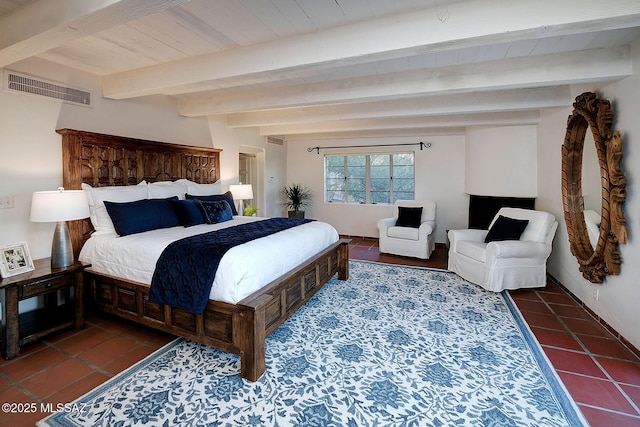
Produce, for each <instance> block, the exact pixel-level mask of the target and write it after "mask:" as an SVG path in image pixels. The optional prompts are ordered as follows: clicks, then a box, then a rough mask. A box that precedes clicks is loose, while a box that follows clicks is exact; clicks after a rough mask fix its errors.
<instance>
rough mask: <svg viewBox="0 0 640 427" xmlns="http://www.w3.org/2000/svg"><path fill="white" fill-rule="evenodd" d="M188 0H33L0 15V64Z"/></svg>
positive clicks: (5, 64) (8, 63)
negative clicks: (11, 11)
mask: <svg viewBox="0 0 640 427" xmlns="http://www.w3.org/2000/svg"><path fill="white" fill-rule="evenodd" d="M185 1H188V0H90V1H88V0H36V1H33V2H31V3H27V4H25V5H24V6H22V7H19V8H17V9H16V10H15V11H14V12H13V13H10V14H7V15H4V16H2V17H0V67H4V66H7V65H10V64H12V63H14V62H18V61H20V60H22V59H25V58H28V57H31V56H34V55H37V54H39V53H42V52H45V51H47V50H50V49H53V48H56V47H58V46H60V45H62V44H63V43H66V42H68V41H71V40H74V39H77V38H79V37H84V36H86V35H89V34H93V33H96V32H99V31H102V30H105V29H107V28H111V27H115V26H117V25H120V24H123V23H125V22H128V21H131V20H133V19H137V18H140V17H142V16H146V15H149V14H152V13H155V12H159V11H161V10H164V9H167V8H169V7H173V6H176V5H178V4H181V3H184V2H185Z"/></svg>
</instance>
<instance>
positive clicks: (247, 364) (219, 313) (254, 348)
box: [85, 239, 349, 381]
mask: <svg viewBox="0 0 640 427" xmlns="http://www.w3.org/2000/svg"><path fill="white" fill-rule="evenodd" d="M336 273H337V275H338V279H340V280H346V279H348V276H349V240H348V239H341V240H339V241H338V242H336V243H335V244H333V245H332V246H330V247H329V248H327V249H325V250H324V251H323V252H321V253H319V254H317V255H316V256H314V257H313V258H310V259H309V260H308V261H307V262H305V263H303V264H302V265H300V266H298V267H297V268H295V269H294V270H292V271H290V272H288V273H286V274H285V275H283V276H281V277H279V278H278V279H276V280H274V281H273V282H271V283H270V284H268V285H267V286H265V287H264V288H262V289H260V290H259V291H257V292H255V293H254V294H252V295H250V296H248V297H247V298H245V299H243V300H242V301H240V302H239V303H238V304H236V305H233V304H228V303H222V302H216V301H210V302H209V303H208V304H207V307H206V309H205V311H204V313H202V314H199V315H196V314H193V313H190V312H188V311H185V310H182V309H179V308H174V307H170V306H168V305H162V304H157V303H154V302H151V301H149V298H148V294H149V286H148V285H145V284H141V283H134V282H127V281H124V280H122V279H118V278H115V277H111V276H105V275H101V274H98V273H93V272H91V271H90V270H88V271H87V272H86V273H85V277H86V279H87V280H88V283H89V286H90V289H91V293H90V294H91V296H92V302H93V303H94V304H95V306H96V307H97V308H98V309H100V310H103V311H106V312H108V313H112V314H115V315H117V316H119V317H122V318H125V319H129V320H133V321H135V322H138V323H141V324H144V325H147V326H150V327H152V328H155V329H159V330H162V331H165V332H169V333H171V334H175V335H178V336H182V337H185V338H188V339H190V340H193V341H196V342H200V343H203V344H206V345H210V346H212V347H215V348H217V349H220V350H222V351H225V352H229V353H233V354H237V355H239V356H240V374H241V375H242V377H243V378H246V379H248V380H250V381H256V380H257V379H258V378H260V376H261V375H262V374H263V373H264V372H265V369H266V367H265V339H266V337H267V336H268V335H269V334H271V333H272V332H273V331H274V330H275V329H276V328H277V327H278V326H280V325H281V324H282V323H283V322H284V321H285V320H287V319H288V318H289V317H291V315H292V314H293V313H295V311H296V310H298V308H300V307H301V306H302V305H303V304H304V303H305V302H306V301H307V300H308V299H309V298H311V297H312V296H313V295H314V294H315V293H316V292H317V291H318V290H319V289H320V288H321V287H322V286H323V285H324V284H325V283H327V282H328V281H329V279H330V278H331V277H333V276H334V275H335V274H336Z"/></svg>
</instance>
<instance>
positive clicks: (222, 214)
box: [201, 200, 233, 224]
mask: <svg viewBox="0 0 640 427" xmlns="http://www.w3.org/2000/svg"><path fill="white" fill-rule="evenodd" d="M201 203H202V206H203V207H204V210H205V212H206V213H207V216H208V217H209V223H210V224H217V223H219V222H225V221H229V220H230V219H233V212H231V206H229V203H227V201H226V200H218V201H216V202H207V201H202V202H201Z"/></svg>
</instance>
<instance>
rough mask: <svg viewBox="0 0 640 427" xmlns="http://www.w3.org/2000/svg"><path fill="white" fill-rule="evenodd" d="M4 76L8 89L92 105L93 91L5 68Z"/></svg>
mask: <svg viewBox="0 0 640 427" xmlns="http://www.w3.org/2000/svg"><path fill="white" fill-rule="evenodd" d="M4 76H5V78H4V87H5V89H7V90H10V91H13V92H21V93H28V94H31V95H37V96H46V97H47V98H54V99H58V100H60V101H64V102H69V103H72V104H80V105H84V106H90V105H91V92H87V91H84V90H80V89H74V88H71V87H66V86H62V85H60V84H58V83H55V82H52V81H47V80H43V79H39V78H35V77H31V76H28V75H24V74H18V73H16V72H13V71H8V70H5V73H4Z"/></svg>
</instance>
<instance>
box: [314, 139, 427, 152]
mask: <svg viewBox="0 0 640 427" xmlns="http://www.w3.org/2000/svg"><path fill="white" fill-rule="evenodd" d="M403 145H419V146H420V151H422V149H423V148H430V147H431V143H430V142H422V141H420V142H411V143H406V144H380V145H342V146H335V147H309V148H307V151H308V152H309V153H311V152H312V151H313V150H316V154H320V150H326V149H327V148H371V147H399V146H403Z"/></svg>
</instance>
